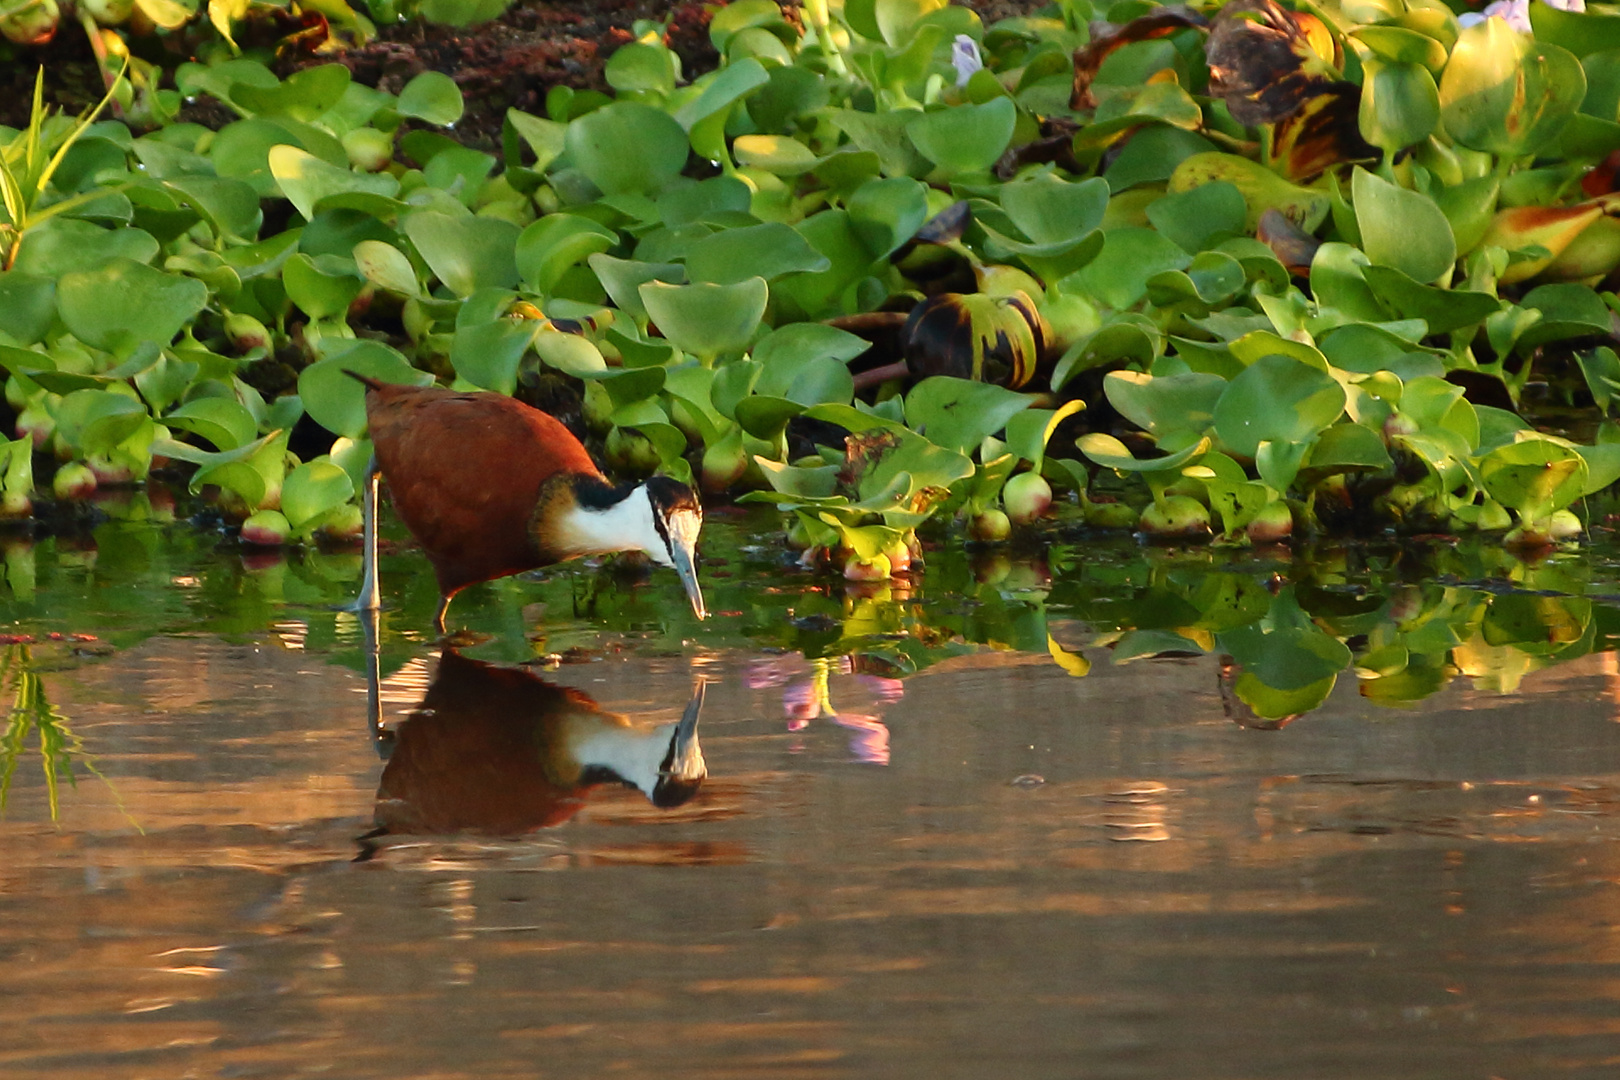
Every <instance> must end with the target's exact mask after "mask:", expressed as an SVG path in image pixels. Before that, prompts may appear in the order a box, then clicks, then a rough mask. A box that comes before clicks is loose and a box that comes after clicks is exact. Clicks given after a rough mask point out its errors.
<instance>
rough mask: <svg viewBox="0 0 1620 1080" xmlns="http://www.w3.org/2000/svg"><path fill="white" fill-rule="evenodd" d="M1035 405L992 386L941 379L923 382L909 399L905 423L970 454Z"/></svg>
mask: <svg viewBox="0 0 1620 1080" xmlns="http://www.w3.org/2000/svg"><path fill="white" fill-rule="evenodd" d="M1033 401H1034V399H1033V398H1032V397H1030V396H1029V395H1028V394H1016V393H1014V392H1012V391H1011V390H1006V389H1003V388H1002V387H1000V386H996V385H994V384H993V383H983V382H974V381H973V380H971V379H954V378H950V377H949V376H943V375H940V376H935V377H933V378H930V379H924V380H922V381H921V382H919V383H918V384H917V385H916V386H914V387H912V389H911V392H910V393H909V394H907V395H906V422H907V424H909V425H910V426H911V428H912V429H913V430H915V431H917V432H918V433H920V434H922V435H926V436H927V437H928V438H929V440H930V441H932V442H934V443H936V444H938V445H939V446H943V447H946V448H947V449H951V450H957V451H961V452H968V451H971V450H973V449H975V448H977V447H978V445H979V444H980V443H982V442H983V441H984V438H985V436H986V435H993V434H995V433H996V432H998V431H1000V430H1001V429H1002V428H1003V427H1005V426H1006V424H1007V421H1008V420H1009V419H1011V418H1012V417H1013V416H1014V415H1015V414H1017V413H1020V412H1022V411H1023V410H1025V409H1027V408H1029V406H1030V405H1031V404H1032V403H1033Z"/></svg>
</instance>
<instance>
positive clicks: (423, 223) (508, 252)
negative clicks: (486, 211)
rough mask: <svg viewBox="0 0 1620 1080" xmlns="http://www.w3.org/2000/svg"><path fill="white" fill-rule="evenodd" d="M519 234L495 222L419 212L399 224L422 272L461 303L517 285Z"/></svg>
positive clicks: (513, 226)
mask: <svg viewBox="0 0 1620 1080" xmlns="http://www.w3.org/2000/svg"><path fill="white" fill-rule="evenodd" d="M519 233H520V230H519V229H518V227H517V226H516V225H514V224H512V223H511V222H509V221H501V220H500V219H499V218H487V217H472V218H456V217H451V216H449V215H447V214H441V213H438V212H436V211H432V210H419V211H417V212H416V213H414V214H411V215H410V216H409V217H407V218H406V219H405V235H406V236H408V237H410V240H411V243H412V244H413V245H415V247H416V250H417V252H418V253H419V254H420V255H421V256H422V259H423V261H424V262H426V263H427V264H428V268H429V269H431V270H432V271H433V273H434V275H435V276H437V277H438V279H439V280H440V281H442V282H444V284H445V287H446V288H448V289H449V290H450V291H451V292H453V293H455V294H456V295H457V296H461V297H466V296H471V295H472V294H473V293H474V292H476V291H478V290H479V289H484V288H501V289H504V288H510V287H512V286H513V285H516V284H517V283H518V281H519V278H520V275H519V274H518V268H517V261H516V258H515V250H516V247H517V240H518V236H519Z"/></svg>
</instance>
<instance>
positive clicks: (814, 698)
mask: <svg viewBox="0 0 1620 1080" xmlns="http://www.w3.org/2000/svg"><path fill="white" fill-rule="evenodd" d="M805 666H806V665H805V662H804V661H803V660H802V659H801V658H800V657H798V656H781V657H775V658H772V659H771V660H764V661H758V662H756V663H754V664H752V665H750V667H749V669H748V675H747V682H748V687H749V689H751V690H763V689H766V688H770V687H777V686H780V687H782V711H783V712H784V713H785V714H786V716H787V728H788V730H789V731H791V732H795V733H797V732H800V731H804V730H805V729H806V728H808V727H809V726H810V721H812V720H817V719H820V718H822V717H825V718H826V719H828V720H831V721H832V722H833V723H835V724H837V725H838V726H839V727H842V728H844V729H845V730H847V731H848V732H849V733H850V736H849V754H850V757H852V758H854V759H855V760H856V761H863V762H867V763H870V764H873V765H887V764H888V763H889V729H888V727H887V726H886V725H885V724H884V723H883V721H882V719H881V717H880V714H881V712H882V709H883V706H886V705H889V704H891V703H892V702H896V701H899V700H900V698H901V697H903V696H904V695H905V692H906V691H905V685H904V684H903V683H901V681H900V680H899V679H891V678H888V677H886V676H882V675H872V674H868V673H866V672H861V671H858V670H857V668H856V661H855V659H852V658H851V657H848V656H837V657H830V658H824V657H818V658H817V659H814V660H811V661H809V663H808V667H809V671H808V672H806V671H805ZM834 674H838V675H851V674H853V675H854V676H855V679H856V681H857V682H859V683H860V684H861V685H862V686H864V687H865V688H866V689H867V690H868V691H869V692H870V693H871V694H872V696H873V697H874V698H876V702H875V708H873V709H872V711H869V712H850V711H848V710H843V711H840V710H838V709H836V708H834V707H833V703H832V684H831V677H832V676H833V675H834Z"/></svg>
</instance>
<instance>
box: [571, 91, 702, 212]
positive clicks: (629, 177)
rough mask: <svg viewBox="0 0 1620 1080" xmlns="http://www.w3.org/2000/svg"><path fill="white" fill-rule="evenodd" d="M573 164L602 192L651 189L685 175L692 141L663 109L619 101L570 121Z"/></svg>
mask: <svg viewBox="0 0 1620 1080" xmlns="http://www.w3.org/2000/svg"><path fill="white" fill-rule="evenodd" d="M565 145H566V147H567V149H568V155H569V157H570V158H571V159H572V160H573V163H574V167H575V168H577V169H579V170H580V171H581V172H582V173H584V174H585V175H586V176H587V177H589V178H590V181H591V183H593V184H595V185H596V186H597V188H599V189H600V190H602V191H603V192H605V193H607V194H609V195H614V194H619V193H639V194H652V193H655V192H657V191H658V190H659V189H661V188H662V187H663V186H664V185H665V184H667V183H668V182H669V181H670V180H672V179H674V178H675V177H676V176H678V175H680V172H681V170H682V169H684V168H685V167H686V158H687V155H688V154H689V153H690V150H691V148H690V145H689V144H688V142H687V139H686V131H685V130H684V129H683V128H682V127H681V125H680V124H678V123H676V121H675V119H674V118H673V117H671V116H670V115H669V114H668V113H666V112H663V111H662V110H659V109H655V108H653V107H652V106H650V105H643V104H641V103H639V102H634V101H617V102H614V103H613V104H611V105H607V106H604V107H603V108H600V109H597V110H596V111H595V112H591V113H587V114H586V115H584V116H582V117H580V118H579V119H578V120H575V121H573V122H572V123H571V124H569V125H568V133H567V135H566V137H565Z"/></svg>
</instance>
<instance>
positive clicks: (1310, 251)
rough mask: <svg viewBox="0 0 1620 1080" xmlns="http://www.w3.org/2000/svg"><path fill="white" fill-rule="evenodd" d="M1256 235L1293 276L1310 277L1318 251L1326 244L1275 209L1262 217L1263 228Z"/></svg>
mask: <svg viewBox="0 0 1620 1080" xmlns="http://www.w3.org/2000/svg"><path fill="white" fill-rule="evenodd" d="M1254 235H1255V239H1257V240H1259V241H1260V242H1261V243H1262V244H1264V245H1266V246H1267V247H1269V248H1270V249H1271V252H1272V254H1273V255H1276V256H1277V261H1278V262H1280V263H1282V264H1283V265H1284V266H1286V267H1287V268H1288V272H1289V273H1290V274H1293V275H1295V276H1296V277H1309V276H1310V274H1311V260H1312V259H1314V258H1316V249H1317V248H1319V247H1321V246H1322V241H1320V240H1318V239H1317V238H1316V237H1314V236H1312V235H1311V234H1310V233H1308V232H1306V231H1305V230H1304V229H1301V228H1300V227H1299V226H1298V225H1295V224H1294V223H1293V222H1292V221H1289V220H1288V217H1287V215H1286V214H1284V213H1283V212H1282V211H1281V210H1278V209H1277V208H1276V207H1272V208H1271V209H1269V210H1267V211H1266V212H1265V213H1263V214H1261V215H1260V226H1259V228H1258V229H1256V230H1255V234H1254Z"/></svg>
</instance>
